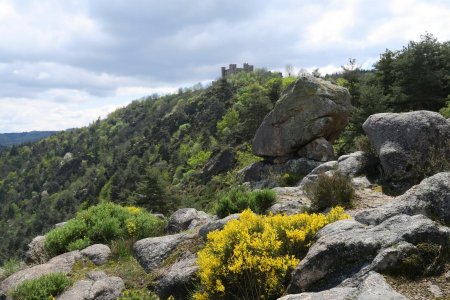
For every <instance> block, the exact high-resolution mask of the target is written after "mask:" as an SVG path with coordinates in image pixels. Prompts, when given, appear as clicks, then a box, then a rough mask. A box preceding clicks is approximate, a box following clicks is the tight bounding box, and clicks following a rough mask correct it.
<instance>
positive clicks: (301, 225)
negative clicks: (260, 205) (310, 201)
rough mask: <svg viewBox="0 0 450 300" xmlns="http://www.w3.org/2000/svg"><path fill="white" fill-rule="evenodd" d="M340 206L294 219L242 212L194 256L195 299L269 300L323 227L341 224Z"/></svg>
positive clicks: (294, 216)
mask: <svg viewBox="0 0 450 300" xmlns="http://www.w3.org/2000/svg"><path fill="white" fill-rule="evenodd" d="M346 218H348V216H347V215H346V214H344V210H343V209H342V208H340V207H337V208H334V209H332V210H331V211H330V212H329V213H328V214H327V215H323V214H307V213H303V214H297V215H291V216H285V215H269V216H259V215H256V214H254V213H253V212H252V211H251V210H245V211H243V212H242V213H241V214H240V218H239V219H238V220H232V221H230V222H228V223H227V224H226V225H225V227H224V229H223V230H220V231H213V232H210V233H209V234H208V240H207V243H206V245H205V248H204V249H202V250H201V251H199V253H198V261H197V262H198V265H199V267H200V272H199V277H200V281H201V284H202V288H203V290H202V292H198V293H196V294H195V295H194V299H197V300H203V299H210V298H220V297H221V296H223V294H224V293H225V291H227V292H226V294H227V295H228V294H230V295H235V296H236V297H238V298H239V297H242V298H245V295H243V294H241V293H243V292H249V293H251V294H252V295H258V296H257V298H261V299H268V298H271V297H274V296H279V295H281V294H282V292H283V290H284V288H285V287H284V286H283V283H284V282H285V280H286V276H288V274H289V273H290V272H291V271H292V269H293V268H295V267H296V266H297V265H298V264H299V262H300V259H299V256H300V255H301V254H304V253H305V251H306V250H307V248H308V247H310V246H311V244H312V242H313V238H314V235H315V234H316V233H317V231H318V230H320V229H321V228H323V227H324V226H325V225H327V224H329V223H331V222H335V221H337V220H342V219H346Z"/></svg>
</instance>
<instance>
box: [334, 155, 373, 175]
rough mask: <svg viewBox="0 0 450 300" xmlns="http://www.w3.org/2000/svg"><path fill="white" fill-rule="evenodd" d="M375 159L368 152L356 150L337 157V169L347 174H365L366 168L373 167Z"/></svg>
mask: <svg viewBox="0 0 450 300" xmlns="http://www.w3.org/2000/svg"><path fill="white" fill-rule="evenodd" d="M376 164H377V160H376V159H375V158H374V157H371V156H370V155H369V154H367V153H365V152H362V151H357V152H354V153H351V154H348V155H342V156H341V157H339V158H338V170H339V171H341V172H342V173H343V174H346V175H349V176H357V175H362V174H366V173H367V171H368V169H369V168H371V167H375V166H376Z"/></svg>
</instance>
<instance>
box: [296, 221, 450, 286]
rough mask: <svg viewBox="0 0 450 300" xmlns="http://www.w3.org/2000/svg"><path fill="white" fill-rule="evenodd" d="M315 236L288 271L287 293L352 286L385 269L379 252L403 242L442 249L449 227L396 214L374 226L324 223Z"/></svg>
mask: <svg viewBox="0 0 450 300" xmlns="http://www.w3.org/2000/svg"><path fill="white" fill-rule="evenodd" d="M316 237H317V241H316V242H315V243H314V244H313V245H312V246H311V248H310V249H309V251H308V253H307V255H306V256H305V258H304V259H303V260H302V261H301V262H300V264H299V265H298V266H297V267H296V268H295V270H294V271H293V273H292V279H291V283H290V285H289V287H288V292H289V293H301V292H306V291H311V290H313V291H314V290H319V291H320V290H323V289H328V288H330V287H335V286H337V285H339V284H341V285H342V286H350V287H355V286H357V285H358V284H360V283H361V280H363V278H364V276H366V275H367V274H368V272H370V271H372V270H377V271H380V272H381V271H385V270H383V268H382V267H381V266H382V265H383V264H381V263H380V261H383V259H381V258H380V256H379V254H380V253H383V251H384V250H385V249H387V248H391V247H399V245H404V244H405V242H406V243H410V244H411V245H417V244H420V243H434V244H438V245H441V246H442V247H443V249H444V250H443V251H448V250H449V249H450V248H449V246H450V245H449V241H450V229H449V228H447V227H444V226H440V225H438V224H437V223H435V222H433V221H431V220H430V219H428V218H427V217H425V216H423V215H414V216H409V215H403V214H401V215H396V216H393V217H391V218H389V219H387V220H385V221H384V222H382V223H380V224H378V225H376V226H366V225H363V224H361V223H359V222H357V221H354V220H343V221H338V222H335V223H332V224H329V225H327V226H325V227H324V228H323V229H321V230H320V231H319V232H318V234H317V236H316ZM405 249H406V248H405ZM444 253H445V252H444ZM377 257H378V259H377ZM385 265H389V267H394V266H392V264H385Z"/></svg>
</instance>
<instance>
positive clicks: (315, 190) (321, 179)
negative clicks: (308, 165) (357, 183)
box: [306, 171, 355, 211]
mask: <svg viewBox="0 0 450 300" xmlns="http://www.w3.org/2000/svg"><path fill="white" fill-rule="evenodd" d="M306 193H307V195H308V197H309V198H310V199H311V210H312V211H322V210H324V209H326V208H328V207H334V206H336V205H342V206H347V207H348V206H350V205H351V200H352V198H353V196H354V194H355V190H354V189H353V186H352V182H351V180H350V178H349V177H348V176H346V175H344V174H342V173H341V172H339V171H337V172H335V173H334V174H333V175H331V176H328V175H326V174H320V175H319V176H318V177H317V181H316V182H314V183H313V184H311V185H309V186H308V187H307V188H306Z"/></svg>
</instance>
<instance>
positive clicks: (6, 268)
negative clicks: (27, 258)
mask: <svg viewBox="0 0 450 300" xmlns="http://www.w3.org/2000/svg"><path fill="white" fill-rule="evenodd" d="M23 266H24V263H23V262H21V261H20V260H18V259H16V258H10V259H8V260H7V261H5V262H4V264H3V266H2V267H1V268H0V281H2V280H3V279H5V278H7V277H9V276H10V275H12V274H14V273H16V272H18V271H20V270H21V269H22V268H23Z"/></svg>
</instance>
